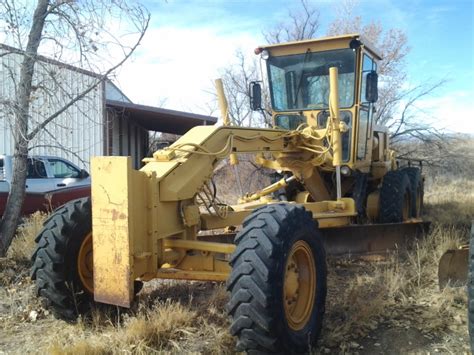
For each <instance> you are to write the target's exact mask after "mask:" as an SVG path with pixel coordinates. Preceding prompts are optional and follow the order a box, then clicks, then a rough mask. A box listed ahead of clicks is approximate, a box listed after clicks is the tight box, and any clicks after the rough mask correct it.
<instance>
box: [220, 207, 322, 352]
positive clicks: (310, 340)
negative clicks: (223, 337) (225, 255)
mask: <svg viewBox="0 0 474 355" xmlns="http://www.w3.org/2000/svg"><path fill="white" fill-rule="evenodd" d="M235 243H236V244H237V248H236V250H235V252H234V253H233V254H232V257H231V260H230V264H231V266H232V271H231V274H230V277H229V280H228V281H227V289H228V290H229V291H230V294H231V295H230V300H229V302H228V304H227V311H228V313H229V314H230V316H231V317H232V325H231V328H230V332H231V334H232V335H234V336H237V337H238V340H237V350H238V351H247V352H249V353H268V352H280V353H294V352H308V351H309V350H310V349H311V346H312V345H313V344H314V343H315V342H316V340H317V338H318V336H319V334H320V332H321V328H322V321H323V315H324V310H325V300H326V276H327V268H326V255H325V251H324V246H323V243H322V239H321V235H320V232H319V230H318V227H317V223H315V222H314V221H313V219H312V215H311V213H310V212H307V211H306V210H305V209H304V208H303V207H302V206H298V205H289V204H275V205H269V206H265V207H262V208H259V209H257V210H255V211H254V212H253V213H252V214H251V215H250V216H249V217H247V218H246V219H245V221H244V223H243V228H242V230H241V231H240V232H239V233H238V234H237V236H236V238H235ZM301 245H304V246H307V253H308V255H310V256H311V258H312V260H313V261H314V264H313V265H315V273H314V275H315V277H314V278H311V280H312V281H314V285H315V286H316V287H315V288H308V289H311V290H313V291H311V292H313V294H312V295H311V297H309V298H308V299H311V300H313V301H312V302H309V301H305V302H308V305H309V308H307V312H306V314H307V316H306V318H303V321H302V323H301V324H300V327H299V328H298V329H296V330H295V328H296V327H294V326H293V327H292V326H291V325H290V319H289V318H291V317H292V315H290V316H289V317H287V316H286V312H287V309H286V308H285V305H284V301H285V297H284V287H285V285H284V283H285V278H286V275H287V270H288V261H289V259H290V255H291V253H292V251H293V250H294V249H295V246H298V247H299V246H301ZM309 274H311V273H309ZM299 275H305V274H303V273H302V274H299ZM306 275H307V274H306ZM297 280H298V285H300V284H301V285H303V284H304V282H305V281H306V284H308V283H309V282H308V278H306V279H305V276H298V279H297ZM286 282H288V281H286ZM309 284H310V283H309ZM298 287H299V286H298ZM298 290H300V288H298ZM301 290H303V289H302V288H301ZM301 293H304V290H303V291H301Z"/></svg>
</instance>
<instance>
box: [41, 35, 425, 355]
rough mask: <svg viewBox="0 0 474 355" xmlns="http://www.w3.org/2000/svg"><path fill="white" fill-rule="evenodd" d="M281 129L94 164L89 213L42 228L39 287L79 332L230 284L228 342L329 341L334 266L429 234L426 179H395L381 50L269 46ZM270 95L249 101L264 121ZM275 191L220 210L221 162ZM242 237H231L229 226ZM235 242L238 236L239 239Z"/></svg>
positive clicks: (230, 129) (58, 216) (353, 45)
mask: <svg viewBox="0 0 474 355" xmlns="http://www.w3.org/2000/svg"><path fill="white" fill-rule="evenodd" d="M255 52H256V54H258V55H260V57H261V60H262V61H264V62H265V65H266V69H267V70H266V78H267V80H266V83H267V85H268V89H269V91H268V92H269V95H270V98H271V109H268V110H269V111H271V115H272V118H273V123H274V127H273V128H272V129H263V128H242V127H235V126H231V125H230V124H229V122H228V114H227V103H226V99H225V97H224V95H223V90H222V83H221V82H219V81H218V82H217V89H218V94H219V102H220V107H221V111H222V115H223V121H224V126H221V127H218V126H202V127H195V128H193V129H191V130H190V131H189V132H188V133H186V134H185V135H184V136H182V137H181V138H180V139H179V140H178V141H176V142H175V143H174V144H172V145H171V146H170V147H167V148H164V149H162V150H158V151H156V152H155V153H154V154H153V156H152V157H150V158H145V159H144V163H145V165H144V166H143V167H142V168H141V169H140V170H134V169H132V167H131V160H130V158H129V157H94V158H92V169H91V170H92V199H81V200H77V201H73V202H71V203H69V204H67V205H65V206H63V207H61V208H60V209H58V210H56V211H55V212H54V214H53V215H52V216H51V217H50V218H49V219H48V221H47V222H46V223H45V226H44V229H43V230H42V231H41V233H40V235H39V236H38V238H37V243H38V247H37V250H36V251H35V254H34V256H33V260H34V266H33V270H32V277H33V278H34V279H36V282H37V289H38V293H39V294H40V295H41V296H43V297H45V298H46V299H47V300H48V301H49V302H50V304H51V306H52V308H53V309H54V311H55V312H56V314H58V315H60V316H61V317H63V318H67V319H74V318H75V317H77V315H78V314H79V313H81V312H85V311H87V307H89V306H88V305H89V303H88V301H89V300H91V299H93V300H94V301H95V302H101V303H107V304H112V305H117V306H122V307H129V306H130V305H131V303H132V301H133V298H134V295H135V294H136V293H137V292H138V291H139V290H140V287H141V283H142V282H143V281H148V280H151V279H155V278H161V279H178V280H208V281H227V288H228V290H229V292H230V298H229V302H228V304H227V311H228V313H229V315H230V316H231V318H232V324H231V328H230V331H231V333H232V334H233V335H234V336H236V337H237V349H238V350H240V351H249V352H252V351H257V352H275V351H280V352H281V351H289V352H294V351H296V352H299V351H307V350H308V349H309V346H310V345H312V344H314V342H315V341H316V339H317V337H318V335H319V333H320V331H321V327H322V318H323V313H324V307H325V297H326V253H329V254H344V253H351V254H357V253H366V252H382V251H385V250H386V249H389V248H393V247H395V246H396V245H402V244H404V242H405V241H406V240H407V239H409V238H413V237H414V236H415V235H416V234H417V233H419V232H420V231H421V230H422V229H423V227H424V226H425V224H424V223H423V222H422V220H421V219H420V214H421V209H422V199H423V178H422V176H421V171H420V169H419V168H417V167H413V166H412V167H407V168H399V166H398V164H397V160H396V157H395V152H394V151H393V150H391V149H390V145H389V136H388V133H387V129H386V128H385V127H382V126H379V125H377V124H375V122H374V103H375V102H376V101H377V96H378V93H377V81H378V76H377V61H378V60H380V59H381V57H380V55H379V54H378V52H377V50H376V49H375V48H374V47H373V46H371V45H370V43H369V42H368V41H367V40H366V39H365V38H364V37H362V36H360V35H358V34H351V35H343V36H337V37H330V38H322V39H315V40H306V41H299V42H290V43H284V44H275V45H268V46H262V47H259V48H257V49H256V51H255ZM262 91H263V90H262V84H261V83H260V82H253V83H252V84H251V86H250V88H249V92H250V96H251V106H252V108H253V109H254V110H262V111H263V108H262ZM241 154H247V155H248V154H253V155H254V156H255V162H256V164H258V165H260V166H262V167H265V168H269V169H273V170H275V171H277V172H278V173H279V174H280V179H279V180H278V181H276V182H275V183H273V184H272V185H270V186H267V187H266V188H264V189H262V190H260V191H256V192H252V193H247V194H245V195H244V196H241V198H240V199H239V203H238V204H236V205H232V206H231V205H227V204H225V203H222V202H221V201H219V199H218V198H217V197H216V190H215V189H216V187H215V185H214V184H213V183H212V176H213V171H214V169H215V168H216V166H217V164H219V162H221V161H222V160H223V159H226V158H229V160H230V162H231V164H233V165H235V164H238V157H239V155H241ZM226 227H231V228H226ZM234 230H237V232H233V231H234Z"/></svg>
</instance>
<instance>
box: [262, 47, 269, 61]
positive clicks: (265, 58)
mask: <svg viewBox="0 0 474 355" xmlns="http://www.w3.org/2000/svg"><path fill="white" fill-rule="evenodd" d="M261 56H262V59H263V60H267V59H268V58H270V53H268V51H267V50H266V49H264V50H263V51H262V54H261Z"/></svg>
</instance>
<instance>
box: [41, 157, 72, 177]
mask: <svg viewBox="0 0 474 355" xmlns="http://www.w3.org/2000/svg"><path fill="white" fill-rule="evenodd" d="M48 162H49V165H50V166H51V171H52V173H53V175H54V177H55V178H61V179H65V178H78V177H79V175H80V171H79V170H78V169H76V168H75V167H74V166H72V165H71V164H68V163H66V162H65V161H63V160H59V159H48Z"/></svg>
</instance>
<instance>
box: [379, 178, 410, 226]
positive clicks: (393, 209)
mask: <svg viewBox="0 0 474 355" xmlns="http://www.w3.org/2000/svg"><path fill="white" fill-rule="evenodd" d="M411 191H412V189H411V185H410V179H409V178H408V175H407V174H406V173H405V172H403V171H402V170H395V171H389V172H387V173H386V174H385V176H384V177H383V181H382V188H381V189H380V213H379V219H380V222H381V223H399V222H403V221H405V220H407V219H409V218H410V216H411V206H412V205H411V196H412V192H411Z"/></svg>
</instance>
